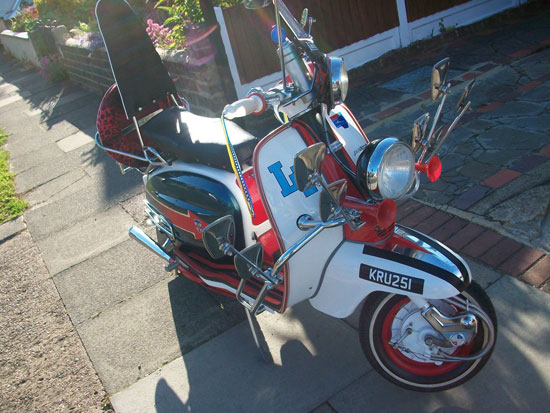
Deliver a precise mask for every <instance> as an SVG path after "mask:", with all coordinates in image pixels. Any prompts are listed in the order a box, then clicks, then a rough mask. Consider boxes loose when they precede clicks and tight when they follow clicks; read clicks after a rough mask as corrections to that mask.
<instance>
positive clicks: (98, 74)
mask: <svg viewBox="0 0 550 413" xmlns="http://www.w3.org/2000/svg"><path fill="white" fill-rule="evenodd" d="M59 43H60V44H59V47H60V49H61V52H62V55H63V61H64V63H65V68H66V69H67V71H68V72H69V76H70V78H71V80H73V81H74V82H77V83H79V84H81V85H83V86H84V87H86V88H88V89H92V90H95V91H97V92H98V93H103V92H105V90H106V89H107V88H108V87H109V86H110V85H111V84H113V83H114V80H113V76H112V74H111V68H110V66H109V61H108V60H107V53H106V52H105V49H104V48H99V49H97V50H95V51H93V52H90V50H89V49H87V48H86V47H84V46H82V45H79V44H78V42H76V41H75V40H72V39H68V40H62V41H60V42H59ZM158 52H159V54H160V55H161V58H162V60H163V62H164V65H165V66H166V68H167V69H168V71H169V73H170V75H171V76H172V78H173V79H174V81H175V83H176V89H177V90H178V93H179V94H180V96H182V97H184V98H185V99H187V101H189V104H190V105H191V110H192V111H193V113H196V114H199V115H203V116H219V115H220V114H221V111H222V109H223V107H224V105H225V104H226V103H227V102H226V98H225V95H224V93H223V87H222V83H221V79H220V76H219V74H218V70H217V67H216V63H215V60H214V59H213V56H211V57H210V58H201V59H197V58H196V52H197V51H196V48H194V49H193V50H190V51H184V52H177V53H173V52H167V51H163V50H158ZM135 64H136V65H139V62H136V63H135ZM138 86H139V85H138Z"/></svg>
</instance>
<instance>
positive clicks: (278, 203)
mask: <svg viewBox="0 0 550 413" xmlns="http://www.w3.org/2000/svg"><path fill="white" fill-rule="evenodd" d="M305 148H306V144H305V143H304V141H303V140H302V138H301V136H300V134H299V133H298V132H297V131H296V130H295V129H293V128H283V129H281V130H280V132H279V133H278V134H276V135H273V136H271V137H268V138H265V139H264V140H263V141H262V142H261V143H260V144H259V145H258V147H257V148H256V151H255V153H254V159H255V160H254V170H255V174H256V177H257V179H258V181H259V184H260V185H259V186H260V188H261V190H260V192H261V194H262V198H263V200H264V204H265V206H266V210H267V213H268V215H269V216H270V219H271V221H272V224H273V227H274V229H275V231H276V233H277V238H278V240H279V243H280V245H281V248H282V249H283V251H282V252H284V251H286V249H288V248H289V247H290V246H292V245H294V244H295V243H296V242H298V241H300V240H301V239H302V238H304V237H305V236H306V235H307V234H308V232H307V231H301V230H300V229H298V227H297V225H296V220H297V219H298V218H299V217H300V216H301V215H304V214H308V215H310V216H312V217H313V218H314V219H320V217H319V191H318V190H316V189H315V190H313V191H310V192H308V193H307V194H305V193H302V192H300V191H298V188H297V186H296V183H295V181H294V172H293V168H294V167H293V165H294V156H295V154H296V153H298V152H299V151H301V150H302V149H305ZM342 239H343V230H342V228H341V227H340V228H332V229H327V230H324V231H323V232H321V233H320V234H319V235H318V236H317V237H316V238H315V239H314V240H312V241H311V242H310V243H309V244H307V245H306V246H305V247H304V248H303V249H302V250H301V251H299V252H298V253H297V254H296V255H295V256H294V257H293V258H291V259H290V261H289V263H288V280H289V290H288V301H287V306H292V305H294V304H296V303H298V302H300V301H303V300H305V299H307V298H309V297H311V296H312V295H313V294H314V293H315V291H316V290H317V287H318V283H319V279H320V276H321V273H322V272H323V269H324V266H325V263H326V261H327V260H328V258H329V257H330V255H331V254H332V252H333V251H334V250H335V249H336V248H337V246H338V245H339V244H340V242H341V241H342Z"/></svg>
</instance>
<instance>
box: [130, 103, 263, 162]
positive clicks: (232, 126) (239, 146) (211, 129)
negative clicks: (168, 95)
mask: <svg viewBox="0 0 550 413" xmlns="http://www.w3.org/2000/svg"><path fill="white" fill-rule="evenodd" d="M225 125H226V128H227V133H228V134H229V138H230V139H231V143H232V144H233V146H234V148H235V152H236V154H237V157H238V159H239V162H241V163H248V164H251V160H252V155H253V153H254V147H255V146H256V144H257V143H258V139H257V138H256V137H254V136H253V135H251V134H250V133H248V132H247V131H245V130H244V129H242V128H241V127H240V126H239V125H237V124H236V123H234V122H231V121H229V120H226V121H225ZM141 132H142V133H143V135H144V136H146V137H147V138H148V139H149V140H151V142H152V146H154V147H156V148H157V149H158V150H160V152H161V153H163V154H169V155H171V156H173V157H175V158H177V159H179V160H181V161H184V162H191V163H200V164H203V165H209V166H212V167H214V168H221V169H225V170H228V171H231V162H230V160H229V156H228V153H227V147H226V143H225V135H224V131H223V127H222V123H221V120H220V119H219V118H207V117H203V116H198V115H195V114H193V113H191V112H188V111H186V110H183V109H182V108H180V107H177V106H172V107H170V108H168V109H165V110H163V111H162V112H160V113H159V114H157V115H156V116H154V117H153V118H152V119H150V120H149V121H148V122H147V123H145V124H144V125H142V126H141Z"/></svg>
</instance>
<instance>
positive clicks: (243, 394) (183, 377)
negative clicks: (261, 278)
mask: <svg viewBox="0 0 550 413" xmlns="http://www.w3.org/2000/svg"><path fill="white" fill-rule="evenodd" d="M172 293H177V291H176V289H170V294H171V300H172V299H174V302H176V301H179V299H178V298H177V297H173V296H172ZM222 299H223V300H224V299H225V297H222ZM231 300H232V301H234V300H233V299H231ZM174 310H175V311H174ZM237 310H238V311H239V313H240V314H242V315H244V310H243V309H242V308H240V306H239V308H238V309H237ZM231 311H235V309H232V310H231ZM173 313H174V322H175V323H176V326H178V325H184V324H179V322H180V321H181V320H179V319H178V318H179V317H181V315H182V312H181V311H180V310H179V309H177V308H175V307H173ZM258 322H259V324H260V326H261V328H262V331H263V334H264V336H265V340H266V343H267V346H268V347H269V350H270V352H271V355H272V357H273V362H272V363H268V362H266V361H265V360H264V359H263V357H262V354H261V353H260V351H259V350H258V349H257V348H256V346H255V344H254V340H253V338H252V334H251V332H250V329H249V326H248V322H247V321H243V322H241V323H239V324H238V325H236V326H235V327H233V328H230V329H228V330H226V331H224V332H223V333H221V334H219V335H218V336H216V337H214V338H213V339H211V340H209V341H208V342H206V343H204V344H202V345H200V346H199V347H196V348H195V349H193V350H192V351H189V349H188V348H187V346H186V344H185V343H186V342H187V341H188V339H187V338H186V337H180V335H183V334H185V333H184V332H183V330H184V329H183V328H179V327H176V331H177V333H178V338H180V346H182V355H183V357H182V359H181V360H178V361H177V367H175V368H174V366H175V364H174V363H172V364H173V366H171V367H168V366H167V368H166V369H165V368H163V369H162V370H163V373H162V378H160V379H159V380H158V382H157V383H156V388H155V409H156V410H155V411H156V412H163V413H167V412H180V411H191V410H192V411H199V412H200V411H224V412H227V411H235V412H236V411H239V412H241V411H262V412H268V411H281V410H282V411H308V410H312V409H314V408H315V407H317V406H318V405H319V404H321V403H323V402H324V401H325V400H327V399H328V397H330V395H332V394H334V393H336V392H337V391H339V390H340V389H341V388H342V387H345V386H346V385H348V384H350V383H351V382H353V381H354V380H356V379H357V378H359V377H360V376H361V375H363V374H365V372H367V371H368V370H369V369H370V367H369V365H368V363H367V362H366V360H365V358H364V355H363V353H362V351H361V348H360V345H359V340H358V337H357V333H356V331H355V330H354V329H353V328H351V327H350V326H349V325H347V324H346V323H345V322H344V321H342V320H338V319H334V318H331V317H328V316H326V315H324V314H321V313H319V312H318V311H316V310H314V309H313V308H312V307H311V306H310V305H309V303H302V304H299V305H297V306H295V307H293V308H292V309H290V310H288V311H287V312H285V314H284V315H280V314H268V313H263V314H262V315H260V316H258ZM187 334H189V330H188V331H187ZM180 361H181V363H180ZM168 369H171V370H170V371H168Z"/></svg>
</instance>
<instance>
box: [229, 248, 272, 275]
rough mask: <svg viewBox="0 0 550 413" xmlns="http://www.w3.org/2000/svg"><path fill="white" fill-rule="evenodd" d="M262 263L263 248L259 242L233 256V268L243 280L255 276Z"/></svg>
mask: <svg viewBox="0 0 550 413" xmlns="http://www.w3.org/2000/svg"><path fill="white" fill-rule="evenodd" d="M247 260H248V261H250V262H248V261H247ZM263 261H264V248H263V246H262V244H260V243H259V242H258V243H257V244H253V245H251V246H250V247H248V248H246V249H244V250H242V251H241V253H240V254H239V255H235V258H234V260H233V262H234V263H235V268H236V269H237V272H238V273H239V275H240V276H241V278H242V279H243V280H248V279H249V278H250V277H252V276H253V275H255V273H256V272H257V271H258V269H259V268H261V266H262V262H263ZM252 264H253V265H252Z"/></svg>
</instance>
